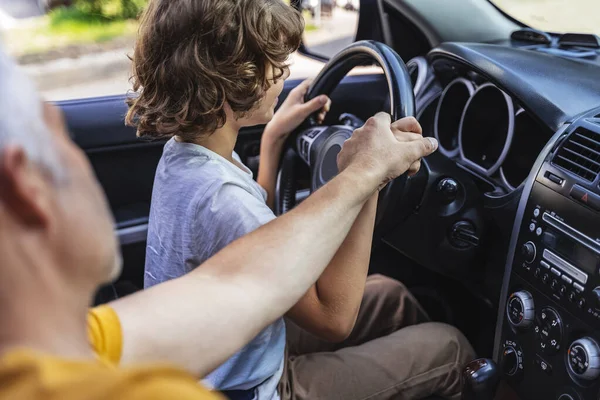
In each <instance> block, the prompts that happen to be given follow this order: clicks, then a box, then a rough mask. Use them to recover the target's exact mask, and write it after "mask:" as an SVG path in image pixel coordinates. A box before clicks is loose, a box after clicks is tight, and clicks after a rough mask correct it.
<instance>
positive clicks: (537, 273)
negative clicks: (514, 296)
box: [533, 268, 542, 278]
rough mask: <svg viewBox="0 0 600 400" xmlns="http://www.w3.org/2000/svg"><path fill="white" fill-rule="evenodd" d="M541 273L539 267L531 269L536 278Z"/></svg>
mask: <svg viewBox="0 0 600 400" xmlns="http://www.w3.org/2000/svg"><path fill="white" fill-rule="evenodd" d="M541 273H542V270H541V269H539V268H536V269H535V271H533V276H535V277H536V278H539V277H540V274H541Z"/></svg>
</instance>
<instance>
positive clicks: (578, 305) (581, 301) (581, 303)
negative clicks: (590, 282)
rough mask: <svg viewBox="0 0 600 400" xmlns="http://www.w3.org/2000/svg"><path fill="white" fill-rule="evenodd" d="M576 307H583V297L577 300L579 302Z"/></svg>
mask: <svg viewBox="0 0 600 400" xmlns="http://www.w3.org/2000/svg"><path fill="white" fill-rule="evenodd" d="M577 307H579V308H583V307H585V299H584V298H583V297H582V298H581V299H579V301H578V302H577Z"/></svg>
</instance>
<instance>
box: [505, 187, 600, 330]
mask: <svg viewBox="0 0 600 400" xmlns="http://www.w3.org/2000/svg"><path fill="white" fill-rule="evenodd" d="M526 213H527V214H526V215H525V216H524V218H523V223H522V230H521V235H520V238H519V240H520V243H519V244H518V248H519V249H520V253H517V254H515V263H514V264H513V265H514V270H513V271H514V272H516V273H517V274H519V275H520V276H521V277H523V278H524V279H525V280H527V281H528V282H529V283H530V284H532V285H533V286H534V287H536V288H537V289H538V290H540V291H541V292H542V293H544V294H546V295H547V296H549V297H551V298H552V299H554V300H555V301H557V302H559V303H560V304H561V305H562V306H563V307H565V308H566V309H567V310H569V311H570V312H571V313H573V314H575V315H577V316H578V317H580V318H582V319H584V320H585V321H587V322H588V323H590V324H593V325H595V324H596V325H598V326H600V271H599V268H600V241H599V240H598V233H600V229H599V228H600V215H598V214H596V213H595V212H593V211H590V210H589V209H587V208H585V207H584V206H582V205H579V204H576V203H574V200H571V199H569V198H566V197H564V196H562V195H560V194H558V193H556V192H555V191H553V190H552V189H550V188H549V187H547V186H544V185H542V184H540V183H537V184H535V185H534V188H533V189H532V193H531V197H530V201H529V204H528V207H527V210H526Z"/></svg>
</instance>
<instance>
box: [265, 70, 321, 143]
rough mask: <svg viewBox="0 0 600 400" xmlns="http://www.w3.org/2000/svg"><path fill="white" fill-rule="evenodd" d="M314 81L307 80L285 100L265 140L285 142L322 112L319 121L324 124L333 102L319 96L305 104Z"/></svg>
mask: <svg viewBox="0 0 600 400" xmlns="http://www.w3.org/2000/svg"><path fill="white" fill-rule="evenodd" d="M311 82H312V79H307V80H305V81H304V82H302V83H301V84H299V85H298V86H296V87H295V88H294V89H292V91H291V92H290V94H289V95H288V97H287V98H286V99H285V101H284V102H283V104H282V105H281V107H279V110H277V112H276V113H275V115H274V116H273V119H272V120H271V121H270V122H269V123H268V124H267V126H266V128H265V132H264V135H263V139H267V138H268V139H270V140H274V141H276V142H283V141H284V140H285V139H286V138H287V137H288V135H289V134H290V133H291V132H292V131H293V130H294V129H296V128H297V127H298V126H299V125H300V124H301V123H302V122H303V121H304V120H305V119H306V118H308V117H309V116H310V115H311V114H312V113H314V112H316V111H319V110H321V112H320V113H319V115H318V117H317V120H318V122H319V123H321V122H323V120H324V119H325V115H326V114H327V111H329V108H330V106H331V100H330V99H329V97H327V96H326V95H321V96H317V97H315V98H314V99H312V100H310V101H308V102H306V103H305V102H304V96H305V95H306V92H307V91H308V88H309V87H310V84H311Z"/></svg>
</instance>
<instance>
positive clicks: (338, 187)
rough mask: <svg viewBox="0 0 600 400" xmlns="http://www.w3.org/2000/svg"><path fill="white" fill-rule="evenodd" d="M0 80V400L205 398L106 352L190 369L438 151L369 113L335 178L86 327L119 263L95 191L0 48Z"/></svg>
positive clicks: (60, 126)
mask: <svg viewBox="0 0 600 400" xmlns="http://www.w3.org/2000/svg"><path fill="white" fill-rule="evenodd" d="M0 88H1V90H0V254H2V279H0V354H1V358H0V399H8V398H11V399H15V398H16V399H87V398H90V399H91V398H98V399H104V398H110V399H120V398H122V399H138V398H139V399H142V398H144V399H165V398H178V399H200V398H203V399H208V398H212V397H213V396H214V395H213V394H210V393H209V392H207V391H205V390H203V389H202V388H201V387H200V386H199V385H197V383H196V380H195V379H194V378H193V377H192V375H188V372H184V371H183V370H179V369H176V368H173V367H170V366H167V365H164V364H149V365H136V366H133V365H131V366H128V367H123V368H115V367H113V366H111V365H110V363H109V362H108V361H107V360H106V359H107V358H108V359H110V358H111V355H112V356H115V355H116V356H118V358H122V360H123V362H124V363H127V362H128V361H131V362H138V361H145V360H157V359H159V360H160V359H164V360H168V361H173V362H175V363H177V364H178V366H179V367H183V368H185V369H187V370H188V371H189V372H192V373H193V374H194V375H196V376H203V375H204V374H206V373H207V372H209V371H210V370H211V369H212V368H214V367H215V366H217V365H219V363H221V362H222V361H223V360H225V359H227V358H228V357H229V356H231V355H232V354H233V353H234V352H235V351H236V350H237V349H239V348H240V347H241V346H243V345H244V344H245V343H247V342H248V341H249V340H250V339H252V338H253V337H254V336H255V335H256V334H257V333H258V332H259V331H260V330H261V329H262V328H264V327H265V326H266V325H268V324H269V323H271V322H272V321H274V320H275V319H276V318H278V317H280V316H281V315H283V314H284V313H285V312H286V311H287V310H288V309H289V308H290V307H292V306H293V305H294V304H295V302H296V301H298V299H299V298H300V297H301V296H302V295H303V294H304V293H305V292H306V290H307V289H308V288H309V287H310V286H311V285H312V284H313V283H314V282H315V281H316V280H317V278H318V276H319V275H320V274H321V272H322V271H323V269H324V268H325V266H326V265H327V263H328V262H329V260H330V259H331V258H332V256H333V255H334V254H335V252H336V250H337V249H338V247H339V246H340V244H341V243H342V241H343V240H344V238H345V236H346V234H347V233H348V231H349V229H350V227H351V226H352V224H353V222H354V219H355V218H356V216H357V215H358V213H359V212H360V210H361V208H362V206H363V204H364V203H365V201H366V200H367V199H368V198H369V197H370V196H371V195H372V194H373V193H374V191H376V190H377V188H378V187H380V186H382V185H383V184H384V183H385V182H386V181H388V180H390V179H393V178H394V177H396V176H398V175H400V174H402V173H403V172H405V171H406V170H407V169H408V168H409V167H410V166H411V165H412V164H413V163H415V162H418V160H419V159H420V158H421V157H423V156H425V155H427V154H429V153H431V152H433V151H435V149H436V146H437V144H436V142H435V141H433V140H429V139H423V138H421V137H416V136H415V135H414V134H408V133H402V132H396V133H394V134H393V133H392V131H391V130H390V119H389V116H387V115H384V114H379V115H377V116H376V117H374V118H372V119H370V120H369V121H368V122H367V124H365V126H364V127H363V128H361V129H358V130H357V131H356V132H355V134H354V136H353V137H352V139H351V140H349V141H348V142H347V143H346V145H345V146H344V149H343V150H342V152H341V153H340V157H339V164H340V169H341V170H342V172H341V173H340V174H339V176H337V177H336V178H335V179H333V180H332V181H331V182H330V183H329V184H327V185H325V186H324V187H323V188H322V189H321V190H319V191H318V192H316V193H315V194H314V195H312V196H311V197H310V198H309V199H308V200H306V201H305V202H304V203H302V205H300V206H299V207H297V208H296V209H295V210H294V211H292V212H290V213H288V214H286V215H285V216H283V217H281V218H278V219H277V220H275V221H273V222H272V223H270V224H268V225H266V226H264V227H262V228H260V229H258V230H257V231H255V232H253V233H252V234H250V235H248V236H246V237H243V238H242V239H240V240H238V241H236V242H234V243H232V244H231V245H230V246H228V247H227V248H226V249H224V250H223V251H221V252H220V253H218V254H217V255H216V256H215V257H213V258H212V259H210V260H209V261H207V262H206V263H205V265H204V266H203V268H199V269H198V270H197V272H194V273H193V274H189V275H187V276H186V277H184V278H181V279H177V280H173V281H170V282H168V283H165V284H163V285H159V286H157V287H155V288H152V289H151V290H148V291H145V292H142V293H138V294H135V295H132V296H130V297H128V298H125V299H122V300H120V301H118V302H116V303H114V304H113V305H111V306H110V307H104V308H100V309H97V310H95V311H94V312H92V313H91V314H90V317H89V322H88V323H87V324H86V318H87V317H88V305H89V304H90V302H91V299H92V296H93V293H94V291H95V289H96V288H97V286H98V285H100V284H102V283H104V282H107V281H110V280H111V279H114V278H115V277H116V276H117V275H118V273H119V270H120V257H119V255H118V247H117V242H116V240H115V236H114V234H113V221H112V219H111V215H110V212H109V209H108V207H107V204H106V199H105V197H104V194H103V193H102V189H101V188H100V186H99V185H98V183H97V182H96V181H95V179H94V174H93V171H92V170H91V168H90V165H89V163H88V161H87V159H86V157H85V155H84V154H83V153H82V152H81V151H80V150H79V149H78V148H77V146H75V144H73V142H71V140H70V139H69V136H68V134H67V131H66V127H65V125H64V122H63V120H62V117H61V115H60V112H59V111H58V110H57V109H55V108H54V107H52V106H50V105H44V104H42V103H41V101H40V99H39V98H38V96H37V95H36V92H35V89H34V88H33V87H32V85H31V83H30V82H29V81H28V80H27V79H25V78H24V76H23V75H22V74H21V73H20V71H18V69H17V68H16V66H15V65H14V64H13V63H12V62H11V60H9V59H8V57H7V56H6V55H5V54H4V53H2V52H1V51H0ZM289 231H293V232H294V236H293V238H292V237H290V235H286V234H283V233H286V232H289ZM314 232H319V233H320V235H319V237H320V240H318V241H315V240H314ZM174 293H176V294H177V296H175V295H174ZM177 299H185V301H178V300H177ZM88 328H89V329H90V331H89V332H88ZM88 334H91V338H92V342H93V345H94V348H95V350H96V352H97V353H99V354H96V355H95V354H94V352H93V351H92V349H91V348H90V343H89V336H88ZM457 340H464V339H460V338H458V339H457ZM98 356H99V357H98ZM113 361H114V360H113Z"/></svg>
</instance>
